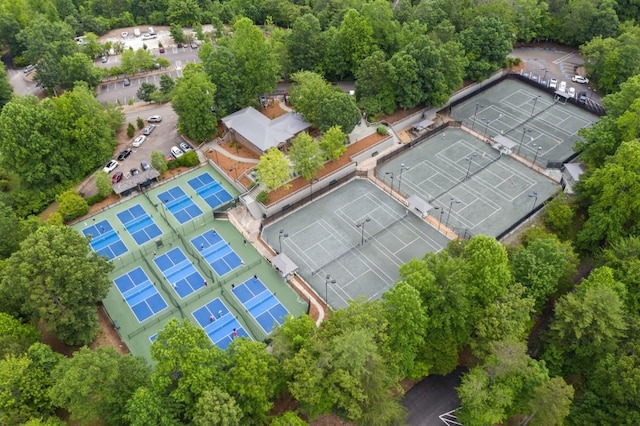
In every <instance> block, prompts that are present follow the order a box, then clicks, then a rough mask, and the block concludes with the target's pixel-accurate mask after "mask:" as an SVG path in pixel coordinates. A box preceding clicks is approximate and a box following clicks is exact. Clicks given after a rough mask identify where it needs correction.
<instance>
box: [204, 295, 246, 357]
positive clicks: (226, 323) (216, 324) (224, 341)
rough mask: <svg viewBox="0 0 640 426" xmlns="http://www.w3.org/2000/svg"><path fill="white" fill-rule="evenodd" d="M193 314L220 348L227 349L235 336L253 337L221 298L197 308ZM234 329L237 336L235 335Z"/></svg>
mask: <svg viewBox="0 0 640 426" xmlns="http://www.w3.org/2000/svg"><path fill="white" fill-rule="evenodd" d="M192 315H193V317H194V318H195V319H196V321H197V322H198V324H200V327H202V328H204V331H205V333H207V336H209V339H211V341H212V342H213V343H214V344H215V345H216V346H218V347H219V348H220V349H227V347H228V346H229V345H230V344H231V342H232V341H233V339H234V338H235V337H249V338H251V337H250V336H249V334H248V333H247V332H246V331H245V330H244V328H242V326H241V325H240V323H239V322H238V320H237V319H236V317H235V316H233V314H232V313H231V312H229V309H227V306H226V305H225V304H224V302H222V300H220V298H215V299H213V300H212V301H211V302H209V303H207V304H206V305H204V306H202V307H200V308H198V309H196V310H195V311H193V313H192ZM234 330H235V331H236V334H237V335H236V336H234V335H233V331H234Z"/></svg>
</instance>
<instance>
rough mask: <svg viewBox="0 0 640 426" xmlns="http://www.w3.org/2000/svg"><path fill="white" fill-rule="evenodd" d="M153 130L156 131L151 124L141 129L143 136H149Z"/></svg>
mask: <svg viewBox="0 0 640 426" xmlns="http://www.w3.org/2000/svg"><path fill="white" fill-rule="evenodd" d="M155 129H156V126H154V125H153V124H150V125H148V126H147V127H145V128H144V129H142V134H143V135H145V136H149V135H150V134H151V133H153V131H154V130H155Z"/></svg>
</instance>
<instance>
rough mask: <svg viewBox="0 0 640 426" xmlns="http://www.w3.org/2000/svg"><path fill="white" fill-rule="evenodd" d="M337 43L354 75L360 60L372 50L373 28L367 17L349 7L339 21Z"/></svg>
mask: <svg viewBox="0 0 640 426" xmlns="http://www.w3.org/2000/svg"><path fill="white" fill-rule="evenodd" d="M338 43H339V46H340V51H341V53H342V55H343V56H344V58H345V65H346V67H347V69H348V70H349V71H350V72H351V75H355V74H356V70H357V69H358V66H359V64H360V62H361V61H362V60H363V59H364V58H366V57H367V56H369V54H371V52H372V51H373V50H374V45H375V43H374V41H373V28H371V24H370V23H369V21H368V20H367V18H365V17H364V16H362V15H360V13H358V11H357V10H355V9H349V10H348V11H347V13H345V15H344V18H343V19H342V22H341V23H340V28H339V30H338Z"/></svg>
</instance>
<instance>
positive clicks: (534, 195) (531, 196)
mask: <svg viewBox="0 0 640 426" xmlns="http://www.w3.org/2000/svg"><path fill="white" fill-rule="evenodd" d="M529 198H533V205H532V206H531V214H533V210H534V209H535V208H536V204H537V203H538V193H537V192H536V191H533V192H532V193H531V194H529Z"/></svg>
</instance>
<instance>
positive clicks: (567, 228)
mask: <svg viewBox="0 0 640 426" xmlns="http://www.w3.org/2000/svg"><path fill="white" fill-rule="evenodd" d="M575 210H576V209H575V206H574V205H573V204H572V200H570V199H569V197H567V196H564V195H559V196H557V197H555V198H554V199H553V200H551V201H549V202H548V203H547V204H546V206H545V209H544V216H543V219H542V220H543V221H544V224H545V226H546V227H547V228H549V230H550V231H551V232H553V233H554V234H556V236H557V237H558V238H559V239H560V240H561V241H567V240H575V233H576V229H575V228H576V227H575V225H574V220H575V216H576V211H575Z"/></svg>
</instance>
